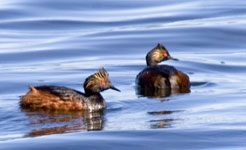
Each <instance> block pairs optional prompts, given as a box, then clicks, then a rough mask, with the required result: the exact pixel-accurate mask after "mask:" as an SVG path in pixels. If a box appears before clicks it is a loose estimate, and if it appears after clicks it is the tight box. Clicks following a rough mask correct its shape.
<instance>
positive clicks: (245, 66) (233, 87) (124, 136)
mask: <svg viewBox="0 0 246 150" xmlns="http://www.w3.org/2000/svg"><path fill="white" fill-rule="evenodd" d="M0 3H1V6H0V19H1V22H0V72H1V75H0V85H1V86H0V149H33V148H35V149H53V148H60V149H67V148H70V149H81V147H84V148H91V149H92V148H93V149H95V148H98V147H100V148H102V149H107V150H109V149H115V148H117V149H150V148H151V149H163V148H166V149H223V150H225V149H228V150H231V149H240V150H243V149H246V143H245V141H246V118H245V115H246V112H245V108H246V98H245V97H246V86H245V85H246V80H245V73H246V45H245V35H246V28H245V24H246V21H245V20H246V7H245V6H246V2H244V1H232V0H222V1H216V2H215V1H211V0H209V1H201V0H200V1H158V0H156V1H146V0H145V1H135V2H132V1H120V2H118V1H112V0H104V1H99V0H93V1H83V2H82V1H78V0H71V1H60V0H59V1H58V0H55V1H48V0H42V1H41V0H39V1H37V0H36V1H28V0H19V1H16V0H10V1H3V0H0ZM157 43H162V44H164V45H165V47H166V48H167V49H168V50H169V52H170V54H171V55H172V56H173V57H176V58H178V59H179V60H180V61H167V62H163V63H166V64H168V65H173V66H175V67H176V68H177V69H179V70H182V71H183V72H185V73H187V74H188V75H189V77H190V80H191V83H192V86H191V92H190V93H188V94H187V93H186V94H174V95H171V96H169V97H165V98H150V97H145V96H142V95H138V94H137V92H136V90H135V87H136V86H135V77H136V75H137V74H138V73H139V72H140V71H141V70H142V69H143V68H144V67H145V66H146V64H145V55H146V53H147V52H148V51H149V50H150V49H152V48H153V47H155V46H156V44H157ZM100 67H105V69H107V71H108V72H109V74H110V77H111V80H112V82H113V84H114V85H115V86H116V87H117V88H119V89H120V90H121V93H118V92H115V91H112V90H108V91H105V92H103V93H102V95H103V97H104V98H105V99H106V102H107V109H106V110H105V111H104V112H95V113H90V112H48V111H30V110H23V109H21V108H20V107H19V101H20V96H22V95H24V94H25V93H26V92H27V91H28V85H34V86H36V85H43V84H48V85H62V86H67V87H70V88H73V89H76V90H80V91H83V88H82V87H83V86H82V85H83V82H84V80H85V78H86V77H87V76H89V75H91V74H92V73H94V72H96V71H97V70H98V69H99V68H100ZM89 131H90V132H89Z"/></svg>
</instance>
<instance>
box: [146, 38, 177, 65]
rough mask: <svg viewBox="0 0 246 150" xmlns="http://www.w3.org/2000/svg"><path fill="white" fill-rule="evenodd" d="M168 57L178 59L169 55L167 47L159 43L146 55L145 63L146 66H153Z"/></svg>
mask: <svg viewBox="0 0 246 150" xmlns="http://www.w3.org/2000/svg"><path fill="white" fill-rule="evenodd" d="M169 59H172V60H178V59H176V58H173V57H171V56H170V54H169V52H168V51H167V49H166V48H165V47H164V46H163V45H162V44H160V43H158V44H157V46H156V47H155V48H154V49H152V50H151V51H149V52H148V54H147V55H146V63H147V65H148V66H155V65H157V64H158V63H160V62H162V61H165V60H169Z"/></svg>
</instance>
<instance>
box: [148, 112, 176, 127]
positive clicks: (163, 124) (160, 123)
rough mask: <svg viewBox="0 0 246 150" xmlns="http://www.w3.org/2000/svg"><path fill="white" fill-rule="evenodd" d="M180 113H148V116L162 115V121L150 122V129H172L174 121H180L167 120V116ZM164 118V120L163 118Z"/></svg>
mask: <svg viewBox="0 0 246 150" xmlns="http://www.w3.org/2000/svg"><path fill="white" fill-rule="evenodd" d="M176 112H180V111H167V110H164V111H156V112H148V114H150V115H153V116H154V117H155V116H159V115H164V116H163V119H155V120H151V121H150V128H152V129H156V128H170V127H172V124H173V123H174V121H177V120H180V119H174V118H167V115H171V114H172V113H176ZM164 117H165V118H164Z"/></svg>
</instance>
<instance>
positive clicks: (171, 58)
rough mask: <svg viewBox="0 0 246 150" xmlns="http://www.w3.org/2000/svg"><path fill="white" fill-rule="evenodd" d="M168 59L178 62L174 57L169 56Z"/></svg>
mask: <svg viewBox="0 0 246 150" xmlns="http://www.w3.org/2000/svg"><path fill="white" fill-rule="evenodd" d="M168 59H170V60H175V61H178V59H177V58H173V57H172V56H168Z"/></svg>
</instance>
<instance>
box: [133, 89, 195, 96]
mask: <svg viewBox="0 0 246 150" xmlns="http://www.w3.org/2000/svg"><path fill="white" fill-rule="evenodd" d="M189 92H190V90H189V89H188V90H180V89H168V88H148V87H140V86H137V87H136V94H137V95H139V96H146V97H150V98H163V97H168V96H170V95H174V94H182V93H189Z"/></svg>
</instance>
